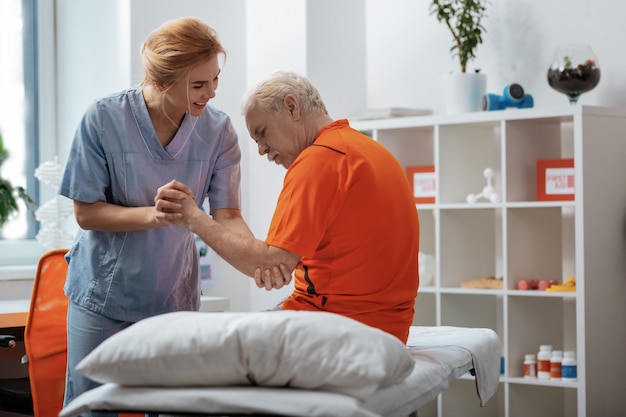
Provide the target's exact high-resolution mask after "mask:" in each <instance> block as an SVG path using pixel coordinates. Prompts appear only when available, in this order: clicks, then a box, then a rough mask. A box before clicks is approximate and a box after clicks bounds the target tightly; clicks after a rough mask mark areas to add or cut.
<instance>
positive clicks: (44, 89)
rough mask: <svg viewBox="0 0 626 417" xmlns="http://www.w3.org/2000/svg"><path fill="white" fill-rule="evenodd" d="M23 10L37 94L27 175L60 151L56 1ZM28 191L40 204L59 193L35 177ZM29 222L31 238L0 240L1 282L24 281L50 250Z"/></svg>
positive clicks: (26, 3) (29, 73)
mask: <svg viewBox="0 0 626 417" xmlns="http://www.w3.org/2000/svg"><path fill="white" fill-rule="evenodd" d="M22 9H23V16H24V22H23V24H24V26H25V29H24V33H25V37H24V43H25V50H24V86H25V89H33V90H32V91H34V92H35V94H34V95H33V96H32V97H30V99H27V106H28V111H27V112H26V113H27V115H28V116H27V120H26V122H25V123H26V129H27V131H26V138H27V139H26V140H27V146H28V149H29V151H32V152H33V153H34V157H33V158H29V160H28V162H27V167H26V169H27V172H33V173H34V172H35V168H36V167H37V166H39V164H40V163H41V162H42V161H46V160H49V159H52V158H54V155H56V149H57V148H58V141H57V134H56V133H57V130H56V113H55V110H54V109H55V108H56V106H55V102H56V83H55V80H56V71H55V67H56V63H55V44H56V42H55V30H54V16H55V10H54V9H55V6H54V2H50V1H47V0H22ZM27 96H30V95H29V94H27ZM43 109H47V111H44V110H43ZM26 188H27V190H28V193H29V195H31V197H33V198H34V199H35V201H37V202H38V203H39V202H42V201H46V200H47V199H50V198H52V197H53V196H54V195H56V191H55V190H45V188H46V187H40V186H39V182H38V180H37V179H36V178H35V176H34V175H32V176H29V177H28V179H27V184H26ZM28 222H29V225H28V227H29V238H25V239H0V279H3V278H4V279H14V278H20V276H19V275H20V274H22V273H24V272H23V271H25V270H26V271H30V270H31V269H32V266H34V265H36V264H37V261H38V260H39V257H40V256H41V255H42V254H43V253H44V252H45V251H46V249H45V248H44V247H43V246H42V245H41V244H40V243H39V242H38V241H37V240H36V238H35V236H36V233H37V231H38V223H37V221H36V220H35V218H34V216H31V215H29V216H28ZM25 267H26V268H25ZM29 274H30V272H29ZM23 278H32V276H28V277H23Z"/></svg>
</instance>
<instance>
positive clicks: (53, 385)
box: [24, 249, 68, 417]
mask: <svg viewBox="0 0 626 417" xmlns="http://www.w3.org/2000/svg"><path fill="white" fill-rule="evenodd" d="M67 251H68V250H67V249H54V250H51V251H49V252H46V253H44V254H43V255H42V256H41V258H40V259H39V263H38V265H37V272H36V274H35V281H34V283H33V292H32V296H31V300H30V311H29V314H28V320H27V322H26V329H25V332H24V345H25V348H26V356H27V357H28V376H29V378H30V388H31V392H32V396H33V408H34V411H35V416H37V417H56V416H58V414H59V411H61V409H62V408H63V395H64V392H65V367H66V364H67V304H68V300H67V297H66V296H65V293H64V292H63V286H64V285H65V276H66V274H67V266H68V264H67V261H66V260H65V254H66V253H67Z"/></svg>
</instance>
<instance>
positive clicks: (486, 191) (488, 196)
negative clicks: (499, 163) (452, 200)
mask: <svg viewBox="0 0 626 417" xmlns="http://www.w3.org/2000/svg"><path fill="white" fill-rule="evenodd" d="M483 176H484V177H485V178H486V179H487V185H485V187H484V188H483V191H482V192H481V193H480V194H468V195H467V199H466V200H467V202H468V203H470V204H473V203H476V202H477V201H478V199H479V198H484V199H485V200H488V201H490V202H492V203H497V202H499V201H500V196H499V195H498V193H496V189H495V187H494V186H493V185H492V183H491V180H492V179H493V176H494V172H493V169H491V168H485V170H484V171H483Z"/></svg>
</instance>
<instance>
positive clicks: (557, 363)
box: [550, 350, 563, 381]
mask: <svg viewBox="0 0 626 417" xmlns="http://www.w3.org/2000/svg"><path fill="white" fill-rule="evenodd" d="M562 361H563V351H562V350H553V351H552V357H551V358H550V379H551V380H552V381H560V380H561V363H562Z"/></svg>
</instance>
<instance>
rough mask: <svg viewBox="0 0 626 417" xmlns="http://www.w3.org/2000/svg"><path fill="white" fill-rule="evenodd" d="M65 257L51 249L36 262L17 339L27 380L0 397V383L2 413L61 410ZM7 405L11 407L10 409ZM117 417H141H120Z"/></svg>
mask: <svg viewBox="0 0 626 417" xmlns="http://www.w3.org/2000/svg"><path fill="white" fill-rule="evenodd" d="M67 251H68V249H54V250H51V251H49V252H46V253H44V254H43V255H42V256H41V258H40V259H39V263H38V264H37V272H36V273H35V280H34V282H33V292H32V296H31V300H30V310H29V313H28V320H27V322H26V327H25V329H24V332H23V335H22V338H23V340H24V346H25V348H26V357H27V358H28V378H20V380H19V381H16V380H12V383H13V384H14V385H15V387H14V388H10V389H8V391H7V392H6V394H5V393H3V389H4V388H3V387H2V386H1V381H2V380H0V410H2V409H3V408H2V407H3V406H5V404H7V408H6V411H13V412H16V413H22V414H26V415H31V416H36V417H57V416H58V414H59V412H60V411H61V409H62V408H63V397H64V394H65V368H66V366H67V305H68V299H67V297H66V296H65V293H64V291H63V286H64V285H65V278H66V275H67V267H68V264H67V261H66V260H65V254H66V253H67ZM18 330H19V328H18ZM3 332H4V330H3ZM16 333H17V334H15V335H11V334H8V335H6V337H5V336H3V335H0V346H2V345H3V344H6V345H7V346H9V345H15V344H17V343H18V342H19V340H20V332H19V331H18V332H16ZM29 381H30V384H29V383H28V382H29ZM4 395H6V400H5V397H4ZM10 403H15V404H16V405H15V406H14V407H13V408H9V407H8V404H10ZM119 416H120V417H139V416H140V417H143V416H144V415H143V414H134V413H124V414H122V413H120V414H119Z"/></svg>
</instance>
